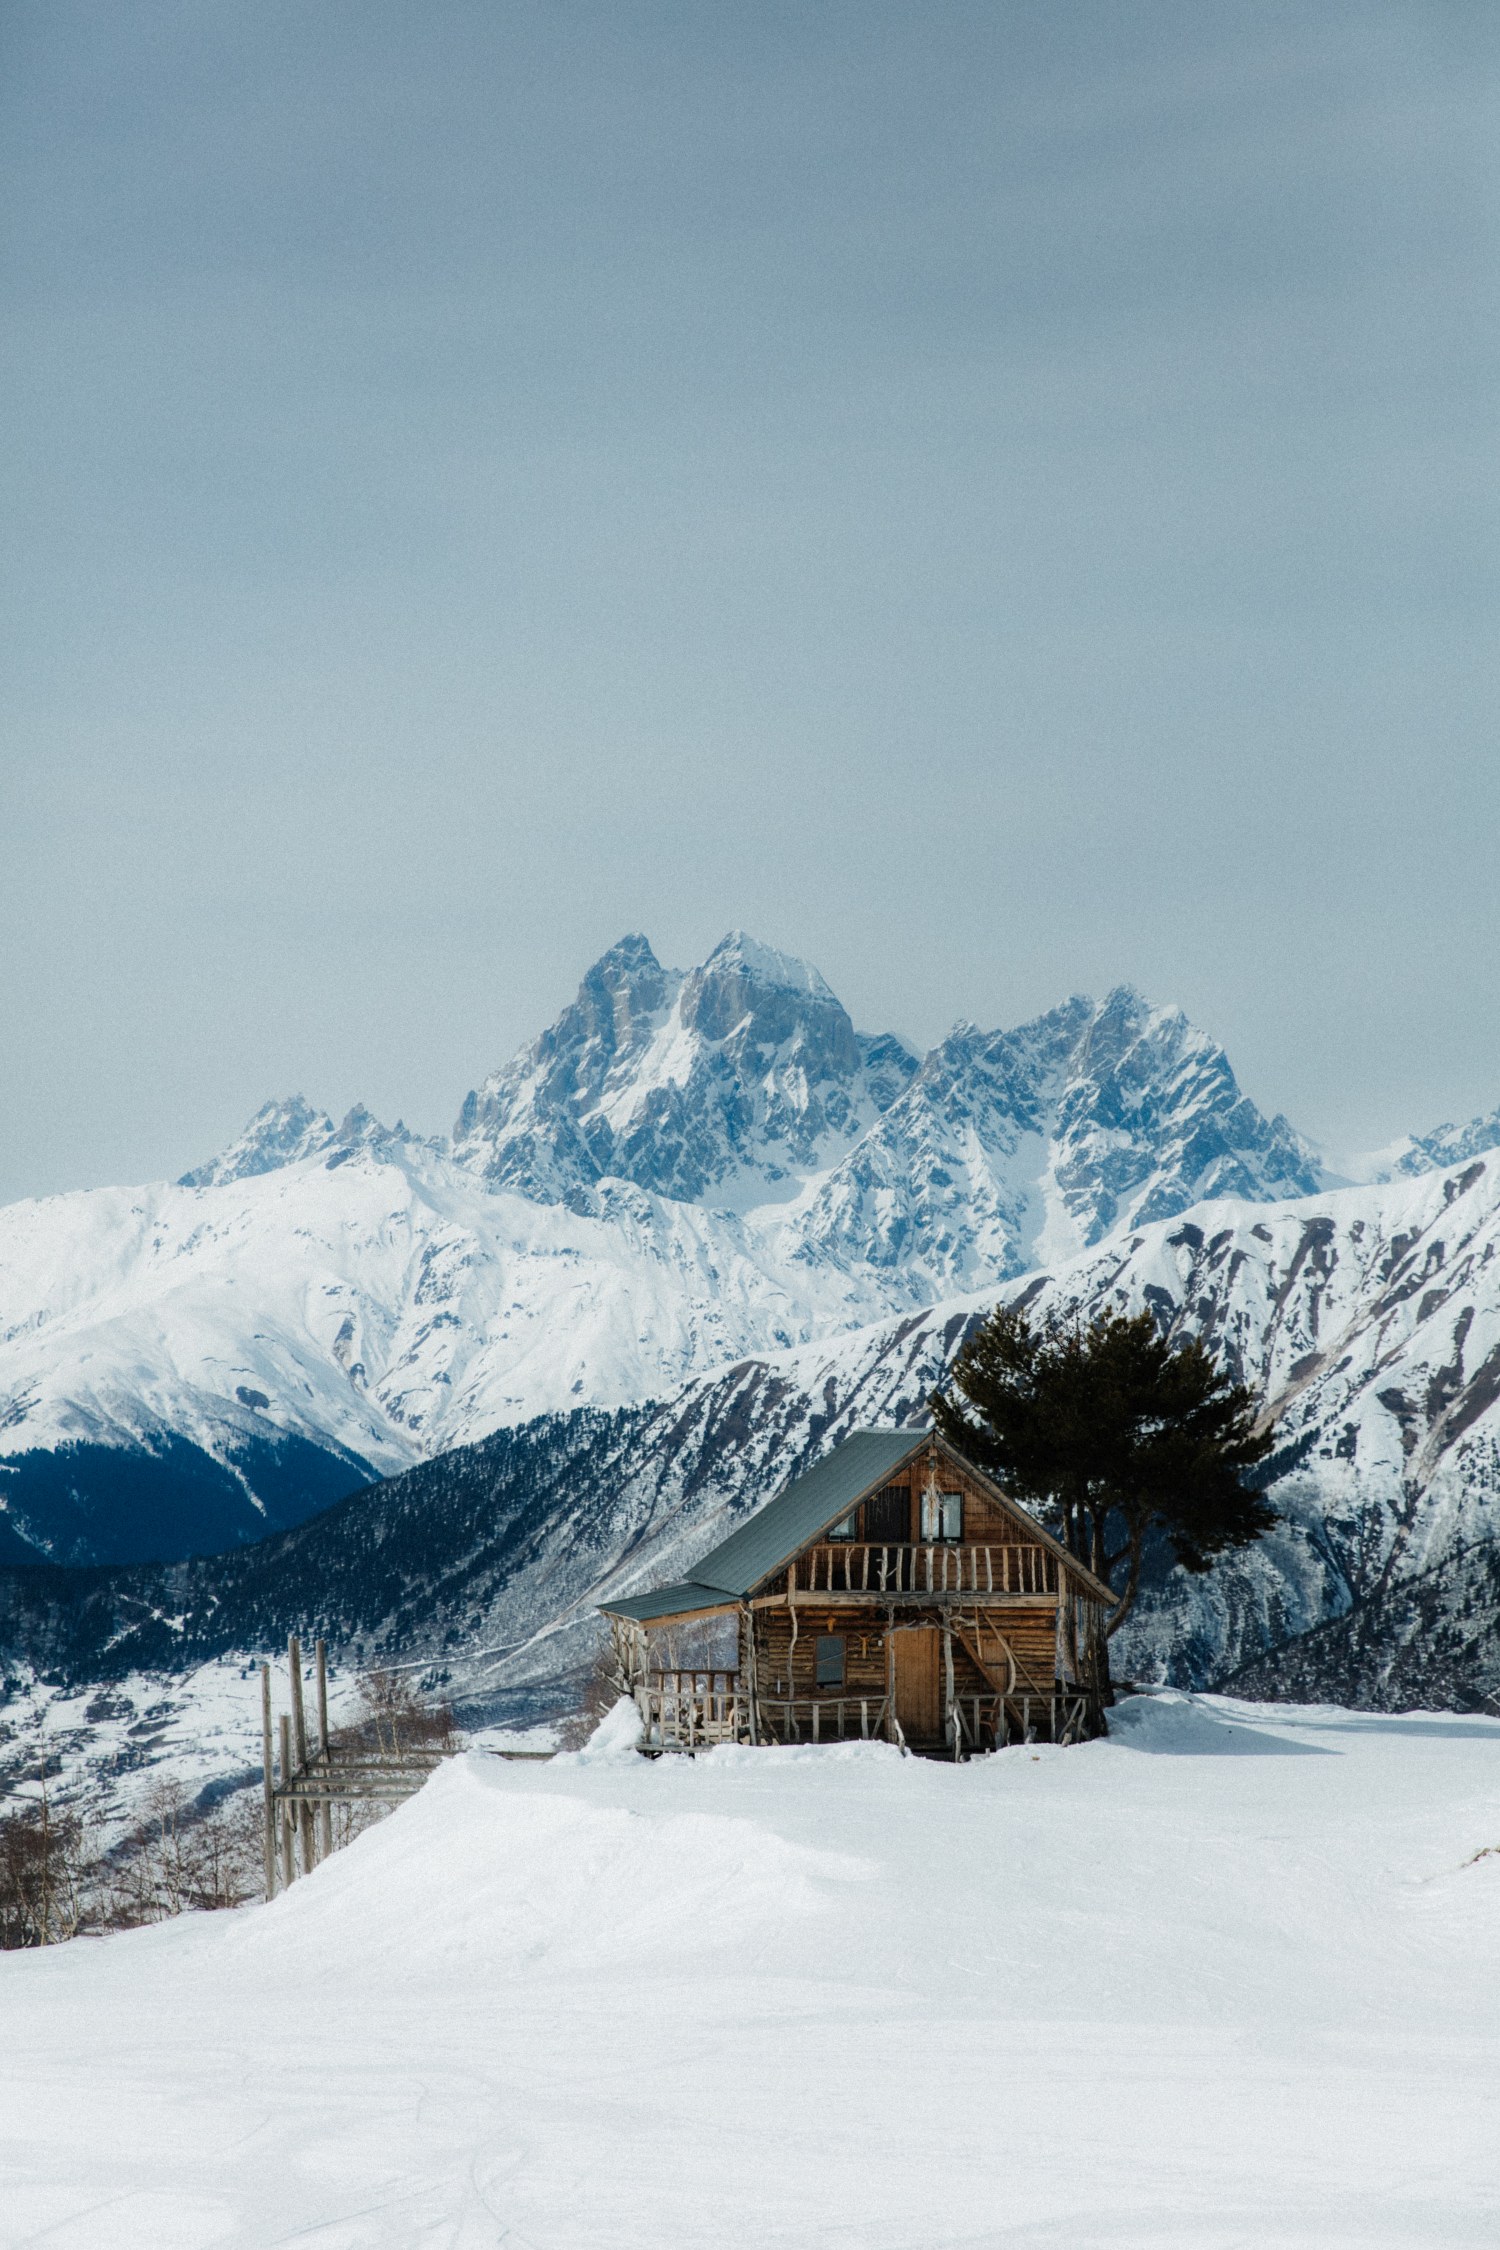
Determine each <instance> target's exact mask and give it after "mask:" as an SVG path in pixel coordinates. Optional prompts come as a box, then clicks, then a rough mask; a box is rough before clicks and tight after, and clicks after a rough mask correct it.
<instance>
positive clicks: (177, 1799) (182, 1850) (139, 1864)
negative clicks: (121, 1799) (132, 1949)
mask: <svg viewBox="0 0 1500 2250" xmlns="http://www.w3.org/2000/svg"><path fill="white" fill-rule="evenodd" d="M263 1864H264V1863H263V1858H262V1843H261V1812H260V1804H259V1800H258V1799H256V1798H253V1797H251V1796H250V1795H249V1793H248V1792H243V1791H242V1792H240V1793H239V1794H237V1795H236V1796H234V1797H231V1798H230V1799H229V1800H228V1801H227V1802H226V1803H224V1804H220V1805H217V1806H215V1807H214V1808H213V1810H212V1811H210V1812H200V1811H199V1810H198V1809H197V1808H196V1807H195V1806H194V1805H193V1804H192V1802H191V1801H190V1799H189V1797H188V1794H187V1791H186V1790H185V1789H184V1788H183V1786H182V1783H181V1782H180V1781H177V1780H174V1779H173V1778H172V1777H171V1776H163V1777H162V1778H161V1779H160V1780H158V1781H155V1782H153V1783H152V1785H151V1787H150V1789H149V1790H148V1792H147V1794H146V1799H145V1804H144V1807H143V1809H142V1813H141V1817H140V1819H139V1820H138V1821H137V1822H136V1824H135V1826H134V1827H133V1828H132V1829H131V1830H130V1832H129V1834H128V1835H127V1836H125V1837H124V1838H123V1839H122V1841H121V1842H120V1843H118V1844H117V1845H116V1846H115V1847H114V1849H113V1850H112V1851H111V1852H109V1853H107V1854H106V1855H105V1857H104V1858H103V1859H101V1860H100V1861H99V1863H98V1866H97V1870H96V1873H95V1877H94V1881H93V1884H92V1886H91V1887H92V1890H93V1894H94V1895H93V1900H92V1911H91V1913H90V1916H89V1921H90V1925H91V1926H92V1927H95V1928H99V1929H108V1930H124V1929H136V1928H139V1927H140V1926H141V1925H142V1924H143V1923H146V1922H165V1921H169V1920H170V1919H171V1918H172V1916H174V1915H176V1914H185V1913H188V1912H190V1911H193V1912H199V1913H207V1912H212V1911H213V1910H214V1909H215V1908H218V1907H225V1906H243V1905H244V1904H245V1902H246V1901H247V1900H248V1899H251V1898H255V1897H258V1896H259V1894H260V1890H261V1887H262V1884H263V1880H264V1877H263V1873H262V1869H263Z"/></svg>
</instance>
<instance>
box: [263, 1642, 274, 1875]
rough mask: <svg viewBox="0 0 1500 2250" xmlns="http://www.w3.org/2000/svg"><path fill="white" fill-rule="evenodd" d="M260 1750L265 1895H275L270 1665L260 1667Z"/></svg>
mask: <svg viewBox="0 0 1500 2250" xmlns="http://www.w3.org/2000/svg"><path fill="white" fill-rule="evenodd" d="M260 1751H261V1765H262V1768H263V1772H264V1806H265V1862H266V1897H267V1899H273V1898H274V1897H275V1896H276V1789H275V1784H274V1783H273V1781H272V1779H271V1667H270V1665H269V1664H262V1666H261V1668H260Z"/></svg>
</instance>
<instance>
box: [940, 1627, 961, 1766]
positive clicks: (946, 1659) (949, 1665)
mask: <svg viewBox="0 0 1500 2250" xmlns="http://www.w3.org/2000/svg"><path fill="white" fill-rule="evenodd" d="M943 1693H944V1696H945V1698H946V1700H947V1704H948V1726H949V1730H950V1731H951V1733H952V1736H953V1756H954V1761H955V1763H956V1762H957V1759H958V1741H959V1727H958V1710H957V1706H956V1705H955V1703H954V1700H953V1635H952V1634H951V1633H950V1632H949V1630H948V1628H947V1626H946V1625H945V1626H944V1627H943Z"/></svg>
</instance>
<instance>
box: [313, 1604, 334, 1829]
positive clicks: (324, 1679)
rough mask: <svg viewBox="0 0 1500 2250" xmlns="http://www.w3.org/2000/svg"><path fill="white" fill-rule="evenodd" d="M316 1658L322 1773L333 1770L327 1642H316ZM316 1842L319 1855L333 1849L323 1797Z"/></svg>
mask: <svg viewBox="0 0 1500 2250" xmlns="http://www.w3.org/2000/svg"><path fill="white" fill-rule="evenodd" d="M317 1659H318V1762H319V1764H320V1765H321V1766H322V1769H323V1772H324V1774H325V1775H326V1774H328V1773H330V1772H331V1771H332V1770H333V1752H332V1751H331V1750H330V1749H329V1746H328V1643H327V1642H326V1641H319V1642H318V1644H317ZM318 1829H319V1835H318V1843H319V1845H320V1847H321V1857H323V1858H324V1859H327V1858H328V1857H329V1856H330V1855H331V1853H332V1851H333V1806H332V1805H331V1803H330V1802H329V1800H328V1799H327V1798H326V1797H325V1798H324V1799H323V1802H322V1804H321V1805H320V1806H319V1807H318Z"/></svg>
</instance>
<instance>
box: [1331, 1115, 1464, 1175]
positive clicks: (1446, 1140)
mask: <svg viewBox="0 0 1500 2250" xmlns="http://www.w3.org/2000/svg"><path fill="white" fill-rule="evenodd" d="M1492 1148H1500V1109H1493V1110H1491V1111H1490V1112H1489V1114H1488V1115H1487V1116H1485V1117H1471V1118H1470V1119H1469V1121H1468V1123H1467V1124H1466V1125H1435V1126H1434V1127H1433V1129H1432V1131H1431V1132H1430V1133H1407V1134H1404V1135H1403V1136H1402V1138H1401V1139H1400V1140H1398V1141H1392V1142H1391V1143H1390V1145H1389V1146H1388V1147H1386V1148H1381V1149H1374V1150H1371V1151H1370V1152H1369V1153H1368V1154H1366V1155H1361V1156H1355V1157H1350V1158H1348V1159H1347V1160H1346V1161H1345V1163H1344V1165H1343V1170H1344V1172H1345V1173H1346V1174H1347V1176H1348V1178H1349V1179H1351V1180H1356V1181H1359V1182H1360V1183H1362V1184H1369V1183H1371V1182H1375V1181H1379V1180H1397V1179H1420V1178H1421V1176H1422V1174H1423V1173H1424V1172H1445V1171H1447V1169H1448V1167H1449V1165H1450V1164H1467V1163H1470V1162H1472V1160H1473V1159H1474V1158H1475V1157H1476V1156H1484V1155H1485V1154H1486V1153H1487V1152H1488V1151H1489V1150H1490V1149H1492Z"/></svg>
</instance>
